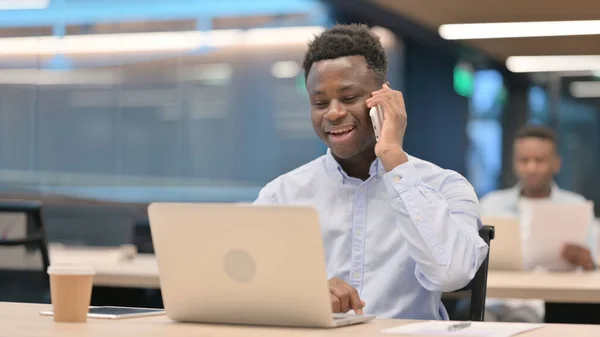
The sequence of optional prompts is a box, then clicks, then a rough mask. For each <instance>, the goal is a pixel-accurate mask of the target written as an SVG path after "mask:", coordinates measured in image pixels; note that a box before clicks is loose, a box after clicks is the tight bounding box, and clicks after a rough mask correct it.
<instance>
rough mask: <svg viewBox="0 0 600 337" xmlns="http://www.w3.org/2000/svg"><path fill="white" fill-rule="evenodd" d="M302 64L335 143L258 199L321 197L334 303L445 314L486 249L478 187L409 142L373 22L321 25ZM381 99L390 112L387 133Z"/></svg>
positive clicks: (337, 308)
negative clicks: (451, 295) (376, 113)
mask: <svg viewBox="0 0 600 337" xmlns="http://www.w3.org/2000/svg"><path fill="white" fill-rule="evenodd" d="M303 67H304V74H305V79H306V90H307V92H308V95H309V100H310V118H311V121H312V125H313V128H314V130H315V132H316V134H317V135H318V136H319V138H321V140H322V141H323V142H324V143H325V144H326V145H327V147H328V150H327V152H326V154H324V155H323V156H321V157H319V158H317V159H315V160H313V161H311V162H309V163H307V164H305V165H303V166H301V167H299V168H297V169H295V170H293V171H291V172H288V173H286V174H283V175H281V176H279V177H277V178H276V179H274V180H273V181H271V182H270V183H268V184H267V185H266V186H265V187H263V188H262V190H261V191H260V193H259V196H258V198H257V200H256V201H255V203H256V204H300V205H311V206H313V207H315V208H316V209H317V211H318V212H319V215H320V221H321V228H322V236H323V242H324V248H325V255H326V265H327V274H328V278H329V288H330V294H331V305H332V310H333V311H334V312H348V311H354V312H355V313H357V314H363V313H364V314H372V315H376V316H377V317H381V318H407V319H408V318H414V319H448V314H447V311H446V310H445V308H444V306H443V305H442V303H441V294H442V292H447V291H453V290H456V289H459V288H462V287H463V286H465V285H466V284H467V283H469V281H470V280H471V279H472V278H473V277H474V275H475V273H476V272H477V269H478V268H479V266H480V265H481V263H482V261H483V260H484V259H485V257H486V254H487V251H488V246H487V244H486V243H485V242H484V241H483V240H482V239H481V238H480V237H479V234H478V230H479V229H480V227H481V220H480V218H479V202H478V199H477V197H476V195H475V192H474V189H473V187H472V186H471V185H470V184H469V182H468V181H467V180H466V179H465V178H464V177H462V176H461V175H459V174H458V173H456V172H453V171H449V170H444V169H442V168H440V167H438V166H435V165H434V164H432V163H429V162H427V161H424V160H421V159H418V158H416V157H413V156H410V155H409V154H407V153H406V151H405V149H404V146H403V138H404V132H405V130H406V125H407V115H406V110H405V106H404V100H403V97H402V93H401V92H399V91H396V90H393V89H392V88H390V85H389V83H387V82H386V70H387V60H386V55H385V52H384V49H383V46H382V45H381V42H380V41H379V38H378V37H377V36H375V35H374V34H373V33H372V32H371V31H370V30H369V28H368V27H367V26H364V25H336V26H335V27H333V28H331V29H329V30H326V31H325V32H323V33H322V34H320V35H318V36H316V37H315V38H314V40H312V41H311V42H310V43H309V45H308V50H307V52H306V54H305V57H304V62H303ZM376 105H379V106H381V107H382V108H383V112H384V115H385V117H384V122H383V125H382V128H381V133H380V137H379V141H378V142H377V141H376V139H375V135H374V131H373V125H372V122H371V119H370V117H369V109H370V108H372V107H375V106H376ZM299 277H301V275H299Z"/></svg>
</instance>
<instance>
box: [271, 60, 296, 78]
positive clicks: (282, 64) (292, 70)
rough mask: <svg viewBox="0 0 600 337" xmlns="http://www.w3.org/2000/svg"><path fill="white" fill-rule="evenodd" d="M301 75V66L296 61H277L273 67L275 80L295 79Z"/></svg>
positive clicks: (272, 71)
mask: <svg viewBox="0 0 600 337" xmlns="http://www.w3.org/2000/svg"><path fill="white" fill-rule="evenodd" d="M299 73H300V66H299V65H298V63H296V62H294V61H277V62H275V63H273V64H272V65H271V75H273V77H275V78H294V77H296V76H297V75H298V74H299Z"/></svg>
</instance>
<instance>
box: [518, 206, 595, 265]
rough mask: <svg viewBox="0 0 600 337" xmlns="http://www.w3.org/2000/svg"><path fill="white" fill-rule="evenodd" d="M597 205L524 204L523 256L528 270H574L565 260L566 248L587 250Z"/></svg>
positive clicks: (521, 216) (522, 223)
mask: <svg viewBox="0 0 600 337" xmlns="http://www.w3.org/2000/svg"><path fill="white" fill-rule="evenodd" d="M593 207H594V205H593V203H592V202H590V201H588V202H582V203H572V204H556V203H552V202H546V201H531V200H527V201H521V202H520V210H521V214H520V222H521V226H522V227H523V228H524V229H526V230H525V231H523V232H522V233H523V243H524V245H523V247H522V249H523V253H524V254H523V255H524V264H525V266H524V267H525V268H526V269H533V268H535V267H542V268H544V269H546V270H556V271H564V270H572V269H574V268H575V267H574V266H573V265H572V264H571V263H569V262H568V261H566V260H565V259H564V258H563V257H562V250H563V247H564V246H565V244H576V245H579V246H582V247H586V246H587V242H586V239H587V236H588V231H589V225H590V222H591V221H592V214H593Z"/></svg>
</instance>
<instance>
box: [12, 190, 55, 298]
mask: <svg viewBox="0 0 600 337" xmlns="http://www.w3.org/2000/svg"><path fill="white" fill-rule="evenodd" d="M0 212H4V213H24V214H25V215H26V217H27V224H28V226H27V227H28V229H27V234H26V236H25V237H24V238H18V239H0V247H14V246H25V247H26V248H27V250H32V249H35V248H37V249H39V250H40V253H41V257H42V267H43V270H42V275H40V274H39V272H37V271H36V272H35V273H31V272H28V271H16V270H10V271H7V272H6V274H7V275H4V277H3V279H4V280H8V278H12V277H11V276H14V275H16V274H19V275H20V276H17V277H19V278H20V279H21V280H22V281H18V282H19V283H21V284H22V285H23V284H28V283H36V282H35V281H34V282H31V279H33V280H39V277H40V276H41V278H42V282H43V285H42V286H43V288H44V289H43V290H42V291H43V293H44V295H43V297H47V296H48V294H47V293H48V292H49V285H50V281H49V278H48V275H47V274H46V271H47V270H48V266H49V265H50V257H49V253H48V242H47V238H46V228H45V227H44V222H43V220H42V205H41V203H39V202H35V201H20V200H19V201H5V200H0ZM29 224H31V225H33V226H32V227H33V230H30V229H29ZM31 274H34V275H31ZM32 276H33V277H32ZM26 292H29V290H28V291H26ZM36 301H43V302H45V301H47V298H46V299H39V300H36Z"/></svg>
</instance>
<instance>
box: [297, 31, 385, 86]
mask: <svg viewBox="0 0 600 337" xmlns="http://www.w3.org/2000/svg"><path fill="white" fill-rule="evenodd" d="M356 55H361V56H363V57H364V58H365V60H366V61H367V65H368V66H369V68H370V69H371V71H373V75H374V76H375V78H376V79H377V80H379V81H380V82H381V84H383V83H384V82H385V80H386V72H387V58H386V55H385V50H384V49H383V45H382V44H381V41H380V40H379V37H378V36H377V35H375V34H374V33H373V32H371V30H370V29H369V27H367V26H366V25H362V24H349V25H341V24H337V25H335V26H333V28H331V29H328V30H326V31H324V32H323V33H321V34H320V35H318V36H316V37H315V38H314V40H312V41H310V42H309V43H308V50H307V51H306V54H305V55H304V62H303V63H302V67H303V68H304V79H306V78H307V77H308V72H309V71H310V67H311V66H312V64H313V63H315V62H319V61H322V60H333V59H336V58H339V57H344V56H356Z"/></svg>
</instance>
